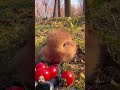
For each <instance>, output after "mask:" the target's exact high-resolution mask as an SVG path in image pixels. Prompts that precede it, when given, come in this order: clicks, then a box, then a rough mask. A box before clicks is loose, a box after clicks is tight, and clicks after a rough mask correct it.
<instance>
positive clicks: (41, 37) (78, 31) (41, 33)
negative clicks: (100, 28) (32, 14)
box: [35, 16, 85, 90]
mask: <svg viewBox="0 0 120 90" xmlns="http://www.w3.org/2000/svg"><path fill="white" fill-rule="evenodd" d="M56 29H61V30H65V31H68V32H70V33H71V35H72V36H73V37H74V40H75V41H76V42H77V46H78V52H77V54H76V56H75V58H74V59H73V60H72V62H69V63H64V64H63V65H62V66H61V67H62V69H63V70H70V71H73V72H74V74H75V81H74V84H73V85H72V86H71V87H68V88H66V89H65V90H83V89H84V85H85V23H84V16H80V17H73V18H70V17H69V18H51V19H46V20H42V21H40V22H38V23H36V24H35V55H36V56H37V55H39V52H40V50H41V48H42V47H43V46H44V43H45V36H46V32H48V31H50V30H56Z"/></svg>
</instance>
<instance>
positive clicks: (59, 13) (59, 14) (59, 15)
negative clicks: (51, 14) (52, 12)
mask: <svg viewBox="0 0 120 90" xmlns="http://www.w3.org/2000/svg"><path fill="white" fill-rule="evenodd" d="M58 17H61V12H60V0H58Z"/></svg>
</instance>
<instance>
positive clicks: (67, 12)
mask: <svg viewBox="0 0 120 90" xmlns="http://www.w3.org/2000/svg"><path fill="white" fill-rule="evenodd" d="M70 16H71V0H65V17H70Z"/></svg>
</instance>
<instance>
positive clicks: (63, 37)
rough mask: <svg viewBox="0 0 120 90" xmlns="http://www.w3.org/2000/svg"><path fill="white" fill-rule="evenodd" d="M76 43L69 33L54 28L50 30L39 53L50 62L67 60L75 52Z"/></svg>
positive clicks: (71, 57) (57, 62)
mask: <svg viewBox="0 0 120 90" xmlns="http://www.w3.org/2000/svg"><path fill="white" fill-rule="evenodd" d="M76 49H77V46H76V43H75V42H74V41H73V40H72V37H71V35H70V33H68V32H65V31H62V30H55V31H50V32H48V34H47V37H46V45H45V46H44V47H43V48H42V50H41V54H42V56H43V57H44V58H45V60H47V61H48V62H49V63H50V64H59V63H61V62H69V61H70V60H72V59H73V58H74V56H75V54H76Z"/></svg>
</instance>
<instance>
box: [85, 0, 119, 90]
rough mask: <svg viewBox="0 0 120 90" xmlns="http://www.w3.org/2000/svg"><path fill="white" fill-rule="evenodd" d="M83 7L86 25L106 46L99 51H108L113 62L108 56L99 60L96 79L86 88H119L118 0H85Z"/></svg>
mask: <svg viewBox="0 0 120 90" xmlns="http://www.w3.org/2000/svg"><path fill="white" fill-rule="evenodd" d="M85 7H86V8H87V9H85V16H86V21H85V22H86V25H87V26H88V27H89V30H91V32H94V33H95V34H96V35H97V36H98V37H99V39H100V40H102V43H103V45H105V46H106V47H107V49H105V50H104V49H102V50H101V53H102V54H104V53H105V52H106V51H107V52H109V54H110V57H111V58H110V59H111V60H112V62H114V63H112V64H111V63H110V62H109V59H108V58H107V59H105V60H106V61H103V63H101V62H100V63H101V64H100V65H99V66H98V67H97V69H96V71H95V72H96V73H97V77H96V80H95V82H94V81H93V82H94V84H93V83H92V82H91V83H92V84H91V86H90V87H88V90H94V89H95V90H120V0H116V1H114V0H86V2H85ZM106 47H105V48H106ZM101 57H107V55H103V56H101ZM103 60H104V59H103ZM100 61H102V60H100ZM105 63H106V64H105ZM109 64H110V65H109ZM93 77H94V76H93ZM90 88H91V89H90Z"/></svg>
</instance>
